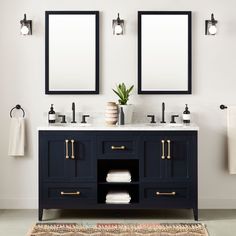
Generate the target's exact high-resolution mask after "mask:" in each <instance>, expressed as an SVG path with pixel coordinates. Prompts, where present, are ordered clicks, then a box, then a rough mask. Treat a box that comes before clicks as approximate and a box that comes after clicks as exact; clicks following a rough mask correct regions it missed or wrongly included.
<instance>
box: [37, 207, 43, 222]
mask: <svg viewBox="0 0 236 236" xmlns="http://www.w3.org/2000/svg"><path fill="white" fill-rule="evenodd" d="M38 218H39V221H42V219H43V208H39V210H38Z"/></svg>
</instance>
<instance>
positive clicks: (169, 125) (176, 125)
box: [146, 123, 184, 127]
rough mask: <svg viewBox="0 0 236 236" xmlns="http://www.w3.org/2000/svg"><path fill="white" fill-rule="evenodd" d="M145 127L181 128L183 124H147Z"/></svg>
mask: <svg viewBox="0 0 236 236" xmlns="http://www.w3.org/2000/svg"><path fill="white" fill-rule="evenodd" d="M146 125H147V126H153V127H156V126H159V127H183V126H184V124H183V123H147V124H146Z"/></svg>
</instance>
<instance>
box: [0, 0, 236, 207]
mask: <svg viewBox="0 0 236 236" xmlns="http://www.w3.org/2000/svg"><path fill="white" fill-rule="evenodd" d="M235 8H236V2H235V1H234V0H227V1H221V0H208V1H195V0H162V1H156V0H146V1H143V0H129V1H127V0H119V1H111V0H96V1H94V0H60V1H58V0H51V1H48V0H40V1H36V0H21V1H17V0H1V1H0V12H1V14H0V22H1V34H0V81H1V88H0V92H1V93H0V97H1V108H0V110H1V122H0V130H1V135H0V140H1V142H0V150H1V152H0V208H36V207H37V186H38V178H37V175H38V163H37V161H38V156H37V126H39V125H41V124H42V122H43V120H44V119H43V112H45V111H48V109H49V105H50V104H51V103H54V104H55V107H56V109H57V111H62V112H63V111H69V110H70V109H71V102H73V101H74V102H76V104H77V108H78V109H79V110H80V111H81V110H82V111H87V112H91V111H98V107H99V109H100V111H102V109H103V107H104V106H105V103H106V102H107V101H110V100H116V97H115V95H114V94H113V92H112V90H111V88H112V87H114V86H115V84H116V83H118V82H122V81H124V82H126V83H127V84H130V85H131V84H135V87H136V88H137V11H138V10H159V11H161V10H177V11H178V10H191V11H192V12H193V24H192V28H193V94H192V95H137V92H136V91H135V92H134V95H133V96H132V99H131V102H132V103H133V104H135V105H136V111H137V112H139V111H142V110H143V109H145V111H146V112H151V113H155V114H157V115H158V116H159V117H160V111H161V103H162V102H163V101H164V102H166V108H167V110H168V111H169V112H177V113H182V111H183V109H184V104H185V103H188V104H189V107H190V110H191V112H192V113H193V116H194V120H195V121H196V122H197V123H198V124H199V126H200V132H199V203H200V207H201V208H236V188H235V186H236V176H231V175H229V174H228V171H227V159H226V146H225V144H226V140H225V133H226V130H225V128H226V111H221V110H220V109H219V105H220V104H221V103H223V104H226V105H230V104H235V103H236V92H235V91H236V90H235V88H236V59H235V55H236V14H235ZM45 10H99V11H100V42H101V43H100V49H101V50H100V51H101V54H100V70H101V73H100V84H101V86H100V95H70V96H69V95H68V96H63V95H60V96H59V95H45V94H44V11H45ZM117 12H120V15H121V17H122V18H124V19H125V21H126V34H125V35H124V36H123V37H114V36H113V35H112V29H111V22H112V19H113V18H115V17H116V16H117ZM212 12H214V13H215V18H216V19H217V20H219V34H218V35H217V36H216V37H210V36H205V35H204V20H205V19H208V18H209V17H210V14H211V13H212ZM24 13H27V17H28V18H31V19H32V20H33V36H31V37H22V36H20V35H19V29H20V23H19V21H20V20H21V19H22V18H23V14H24ZM18 103H19V104H21V105H22V106H23V107H24V108H25V110H26V114H27V121H28V123H27V127H28V128H27V137H28V148H27V155H26V156H25V157H19V158H13V157H8V156H7V146H8V130H9V110H10V109H11V108H12V107H13V106H14V105H15V104H18Z"/></svg>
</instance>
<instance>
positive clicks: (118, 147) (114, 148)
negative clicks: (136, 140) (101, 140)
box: [111, 145, 126, 150]
mask: <svg viewBox="0 0 236 236" xmlns="http://www.w3.org/2000/svg"><path fill="white" fill-rule="evenodd" d="M125 148H126V147H125V146H123V145H122V146H111V149H112V150H125Z"/></svg>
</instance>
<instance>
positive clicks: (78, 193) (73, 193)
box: [61, 191, 80, 196]
mask: <svg viewBox="0 0 236 236" xmlns="http://www.w3.org/2000/svg"><path fill="white" fill-rule="evenodd" d="M61 195H62V196H64V195H80V192H79V191H77V192H71V193H65V192H61Z"/></svg>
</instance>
